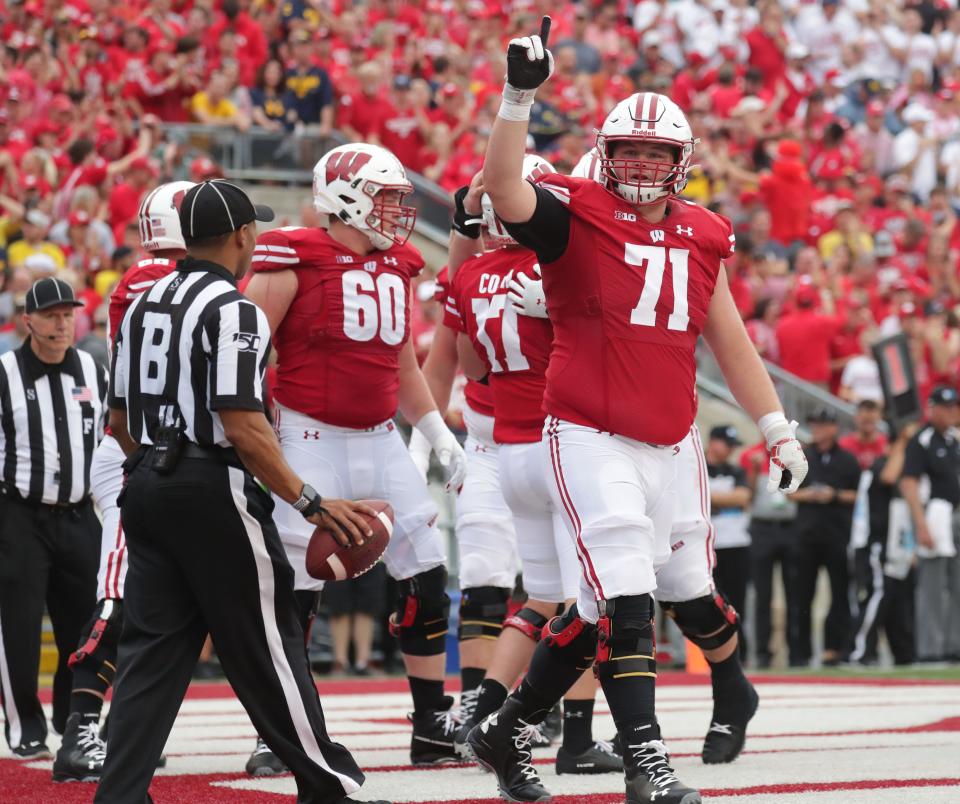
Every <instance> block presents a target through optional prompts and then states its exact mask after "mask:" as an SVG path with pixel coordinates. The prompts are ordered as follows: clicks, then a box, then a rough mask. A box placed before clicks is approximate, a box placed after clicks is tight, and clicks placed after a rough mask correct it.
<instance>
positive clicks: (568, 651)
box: [468, 18, 807, 804]
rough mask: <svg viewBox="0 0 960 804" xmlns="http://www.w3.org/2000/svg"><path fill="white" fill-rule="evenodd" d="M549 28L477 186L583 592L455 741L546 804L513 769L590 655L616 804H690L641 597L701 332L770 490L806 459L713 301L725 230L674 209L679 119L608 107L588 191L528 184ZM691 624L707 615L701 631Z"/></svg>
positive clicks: (683, 137) (581, 182)
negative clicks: (515, 296) (533, 372)
mask: <svg viewBox="0 0 960 804" xmlns="http://www.w3.org/2000/svg"><path fill="white" fill-rule="evenodd" d="M549 27H550V21H549V18H544V21H543V24H542V27H541V34H540V35H534V36H530V37H523V38H521V39H514V40H512V41H511V42H510V44H509V47H508V50H507V82H506V86H505V87H504V91H503V102H502V104H501V106H500V110H499V112H498V116H497V119H496V120H495V122H494V126H493V131H492V132H491V136H490V141H489V144H488V148H487V159H486V162H485V164H484V171H483V182H484V188H485V190H486V192H487V193H488V194H489V195H490V198H491V200H492V202H493V207H494V209H495V210H496V212H497V215H498V216H499V217H500V219H501V220H502V221H504V224H505V226H506V228H507V229H508V231H510V233H511V234H512V235H513V236H514V238H515V239H516V240H517V242H519V243H521V244H522V245H525V246H527V247H528V248H530V249H532V250H533V251H535V252H536V254H537V256H538V258H539V261H540V266H541V270H542V273H543V287H544V293H545V297H546V303H547V306H548V308H549V310H550V316H551V319H550V320H551V323H552V324H553V328H554V342H553V348H552V351H551V354H550V363H549V366H548V369H547V384H546V389H545V392H544V408H545V412H546V414H547V435H548V439H549V447H550V450H549V451H550V458H551V460H550V467H549V471H550V472H551V474H552V476H553V482H552V483H551V491H552V493H553V495H554V500H555V504H556V505H557V506H558V508H559V509H560V510H562V511H563V512H564V522H565V524H566V526H567V528H568V530H569V532H570V534H571V537H572V538H573V540H574V542H575V544H576V549H577V554H578V557H579V559H580V564H581V569H582V579H581V584H580V594H579V596H578V599H577V603H576V605H575V606H573V607H571V608H570V610H569V611H568V612H567V613H565V614H564V615H562V616H560V617H557V618H554V619H553V620H551V621H550V623H548V624H547V626H546V629H545V633H544V638H543V639H542V640H541V641H540V643H539V645H538V646H537V649H536V651H535V652H534V656H533V659H532V660H531V663H530V670H529V672H528V674H527V676H526V678H525V679H524V680H523V682H522V683H521V685H520V687H519V688H518V689H517V691H516V692H514V693H513V694H512V695H511V696H510V697H509V698H508V699H507V701H506V703H505V704H504V706H503V707H502V708H501V709H500V710H499V711H498V712H495V713H493V714H492V715H490V716H489V717H488V718H487V719H486V720H485V721H483V722H482V723H480V724H479V725H478V726H477V727H476V728H474V729H473V731H472V732H471V733H470V736H469V738H468V742H469V745H470V747H471V748H472V749H473V751H474V753H475V755H476V756H477V758H478V760H480V761H481V762H482V763H484V764H486V765H487V766H488V767H490V768H491V770H493V771H494V772H495V773H496V774H497V777H498V782H499V784H500V787H501V791H502V792H503V793H504V794H505V795H507V796H508V797H512V798H513V799H514V800H521V801H541V800H544V796H546V795H548V794H547V793H546V791H545V790H544V789H543V787H542V786H541V785H540V784H539V780H537V779H536V776H535V774H534V775H533V777H532V778H531V776H530V775H529V774H528V773H527V770H528V768H527V767H525V766H524V765H523V764H522V763H521V762H519V761H518V758H517V757H518V751H519V750H522V747H523V745H524V744H525V741H526V739H527V738H526V734H527V730H528V728H529V725H530V724H531V723H536V722H538V721H539V720H540V719H542V718H543V717H544V715H545V714H546V712H547V711H548V710H549V708H550V707H551V706H552V705H553V703H554V702H555V701H556V700H557V699H558V698H559V697H560V696H561V695H562V694H563V692H564V691H565V690H566V689H567V688H568V687H569V686H570V685H571V684H572V683H573V682H574V681H575V680H576V679H577V678H578V677H579V675H580V674H581V672H582V662H583V657H584V656H587V655H592V654H593V653H595V654H596V662H597V672H598V676H599V678H600V683H601V684H602V686H603V690H604V693H605V695H606V698H607V701H608V703H609V705H610V709H611V712H612V714H613V718H614V721H615V722H616V725H617V732H618V735H619V737H620V742H621V744H622V747H623V751H624V766H625V771H626V800H627V802H628V804H648V803H650V804H652V803H653V802H657V804H699V802H700V800H701V799H700V794H699V793H698V792H697V791H696V790H693V789H691V788H689V787H687V786H686V785H684V784H683V783H682V782H681V781H680V780H679V779H678V778H677V777H676V775H675V773H674V771H673V769H672V768H671V767H670V764H669V758H668V755H667V750H666V746H665V745H664V743H663V741H662V739H661V734H660V730H659V726H658V724H657V719H656V713H655V706H654V688H655V679H656V660H655V658H654V634H653V597H652V593H653V591H654V589H656V576H655V567H656V565H657V564H658V563H661V562H662V561H663V559H665V558H666V556H667V555H668V553H669V546H670V542H669V532H670V522H671V518H672V511H671V508H672V504H671V494H670V486H671V482H672V479H673V477H674V475H675V472H676V465H675V460H674V459H675V450H674V447H675V446H676V445H677V444H678V442H680V441H681V439H683V437H684V436H685V435H686V434H687V433H688V432H689V430H690V427H691V425H692V424H693V418H694V413H695V412H696V397H695V377H696V362H695V356H694V349H695V346H696V342H697V338H698V336H699V335H700V334H701V333H702V334H703V335H704V337H705V338H706V340H707V343H708V344H709V345H710V347H711V348H712V350H713V351H714V353H715V355H716V357H717V360H718V362H719V364H720V366H721V368H722V369H723V371H724V375H725V377H726V380H727V382H728V383H729V385H730V387H731V390H732V391H733V393H734V396H735V397H736V398H737V400H738V401H739V402H740V404H741V405H742V406H743V407H744V408H745V410H746V411H747V412H748V413H749V414H750V415H751V416H752V417H753V419H754V420H755V421H757V423H758V426H759V427H760V430H761V432H762V433H763V434H764V436H765V438H766V440H767V443H768V446H769V447H770V449H771V471H770V480H771V483H773V484H775V485H776V486H779V485H780V484H781V481H783V484H784V486H785V487H786V488H788V489H789V490H790V491H792V490H794V489H795V488H796V487H797V486H798V485H799V483H800V481H801V480H803V478H804V476H805V474H806V468H807V467H806V460H805V458H804V456H803V451H802V449H801V447H800V444H799V443H798V442H797V440H796V438H795V437H794V430H793V427H792V426H791V424H790V423H789V422H788V421H787V419H786V417H785V416H784V414H783V410H782V408H781V406H780V402H779V400H778V399H777V396H776V393H775V391H774V389H773V385H772V383H771V382H770V379H769V377H768V376H767V374H766V371H765V370H764V368H763V364H762V362H761V361H760V359H759V357H758V356H757V354H756V351H755V350H754V348H753V345H752V344H751V343H750V340H749V338H748V337H747V334H746V331H745V329H744V327H743V323H742V321H741V319H740V316H739V314H738V312H737V309H736V306H735V305H734V303H733V299H732V297H731V296H730V292H729V289H728V287H727V281H726V275H725V272H724V271H723V270H722V266H721V260H722V259H724V258H725V257H726V256H728V255H729V253H730V250H731V247H732V242H733V241H732V237H733V235H732V229H731V226H730V223H729V221H727V220H726V219H724V218H722V217H720V216H718V215H715V214H713V213H711V212H709V211H707V210H705V209H703V208H701V207H699V206H697V205H695V204H691V203H688V202H685V201H682V200H679V199H676V198H675V196H676V195H677V194H678V193H680V192H681V191H682V190H683V188H684V186H685V185H686V178H687V170H688V168H689V165H690V159H691V157H692V155H693V149H694V145H695V140H694V138H693V135H692V132H691V130H690V126H689V124H688V123H687V121H686V118H685V117H684V116H683V113H682V112H681V111H680V109H679V107H677V106H676V104H674V103H673V102H672V101H670V100H669V99H668V98H666V97H664V96H662V95H656V94H654V93H640V94H637V95H634V96H632V97H630V98H628V99H627V100H625V101H622V102H621V103H619V104H617V106H616V107H615V108H614V109H613V110H612V111H611V113H610V114H609V115H608V116H607V118H606V120H605V121H604V124H603V127H602V128H601V130H600V132H599V134H598V137H597V150H598V152H599V154H600V157H601V163H602V164H601V169H602V173H603V177H604V184H603V185H600V184H597V183H596V182H592V181H590V180H587V179H579V178H571V177H566V176H559V175H557V174H549V175H547V176H544V177H541V179H540V181H539V183H538V184H536V185H534V184H531V183H529V182H526V181H524V179H523V177H522V172H521V164H522V161H523V156H524V151H525V143H526V136H527V126H528V122H529V117H530V108H531V106H532V105H533V101H534V97H535V95H536V90H537V87H539V86H540V84H542V83H543V82H544V81H546V80H547V79H548V78H549V75H550V72H551V65H552V56H551V55H550V53H549V51H548V50H547V49H546V44H545V42H544V40H545V39H546V38H547V36H548V33H549ZM709 616H710V617H712V612H709ZM707 620H708V612H704V613H703V622H702V623H701V624H699V628H709V627H710V623H708V622H707ZM711 622H713V621H712V620H711ZM718 627H719V626H718V625H717V624H716V623H714V624H713V630H717V629H718ZM700 633H703V634H705V635H708V634H710V633H711V632H710V631H709V630H701V631H700Z"/></svg>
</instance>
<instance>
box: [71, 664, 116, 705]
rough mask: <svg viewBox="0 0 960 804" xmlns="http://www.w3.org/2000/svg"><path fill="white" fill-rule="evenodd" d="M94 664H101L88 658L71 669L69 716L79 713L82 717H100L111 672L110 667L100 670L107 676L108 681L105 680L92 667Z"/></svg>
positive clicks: (111, 676) (108, 687)
mask: <svg viewBox="0 0 960 804" xmlns="http://www.w3.org/2000/svg"><path fill="white" fill-rule="evenodd" d="M94 664H97V665H100V664H101V663H100V662H98V661H95V660H94V659H93V658H92V657H89V656H88V657H86V659H85V660H84V661H82V662H79V663H77V664H76V665H75V666H74V668H73V692H72V693H71V694H70V714H71V715H72V714H74V713H75V712H80V713H82V714H84V715H92V716H95V717H97V718H99V717H100V710H101V709H103V697H104V696H105V695H106V694H107V690H108V689H110V684H111V682H112V681H113V673H112V672H111V670H112V665H109V666H105V667H101V668H100V670H102V671H103V673H107V674H108V675H109V679H107V678H105V677H104V675H103V674H102V673H100V672H97V669H98V668H97V667H94V666H93V665H94ZM98 693H99V694H98Z"/></svg>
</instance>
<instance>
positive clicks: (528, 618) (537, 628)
mask: <svg viewBox="0 0 960 804" xmlns="http://www.w3.org/2000/svg"><path fill="white" fill-rule="evenodd" d="M549 620H550V618H549V617H544V616H543V615H542V614H540V613H539V612H536V611H534V610H533V609H529V608H527V607H526V606H524V607H523V608H522V609H520V610H519V611H518V612H517V613H516V614H513V615H511V616H510V617H507V619H506V620H504V621H503V627H504V628H515V629H516V630H517V631H519V632H520V633H521V634H523V635H524V636H525V637H527V639H530V640H532V641H533V642H539V641H540V637H541V636H542V635H543V628H544V626H545V625H546V624H547V623H548V622H549Z"/></svg>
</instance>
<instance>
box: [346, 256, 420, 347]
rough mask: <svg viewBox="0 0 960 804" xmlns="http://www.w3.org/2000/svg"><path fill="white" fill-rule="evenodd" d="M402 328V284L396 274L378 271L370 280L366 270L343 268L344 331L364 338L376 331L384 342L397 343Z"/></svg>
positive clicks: (404, 313) (404, 309) (404, 325)
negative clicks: (379, 272)
mask: <svg viewBox="0 0 960 804" xmlns="http://www.w3.org/2000/svg"><path fill="white" fill-rule="evenodd" d="M406 328H407V299H406V286H405V283H404V281H403V280H402V279H401V278H400V277H399V276H397V275H396V274H380V275H379V276H378V277H377V278H376V280H374V278H373V276H372V275H371V274H368V273H367V272H366V271H345V272H344V274H343V333H344V335H346V336H347V337H348V338H350V339H351V340H354V341H362V342H366V341H371V340H373V338H374V337H375V336H376V335H377V333H378V332H379V333H380V340H382V341H383V342H384V343H385V344H387V345H388V346H399V345H400V344H401V343H403V334H404V332H405V331H406Z"/></svg>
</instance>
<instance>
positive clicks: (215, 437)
mask: <svg viewBox="0 0 960 804" xmlns="http://www.w3.org/2000/svg"><path fill="white" fill-rule="evenodd" d="M114 348H115V352H114V359H113V368H112V371H111V377H110V407H111V408H115V409H120V410H122V409H126V411H127V427H128V429H129V431H130V435H131V437H132V438H133V440H134V441H136V442H137V443H139V444H152V443H153V436H154V434H155V432H156V428H157V427H158V426H159V425H161V424H162V425H179V426H182V427H183V429H184V432H185V433H186V436H187V438H188V439H189V440H190V441H192V442H194V443H195V444H199V445H201V446H206V447H210V446H221V447H226V446H229V445H230V442H229V441H227V438H226V436H225V435H224V432H223V424H222V422H221V420H220V416H219V414H218V413H217V411H218V410H236V409H240V410H263V409H264V403H263V379H264V375H265V373H266V369H267V358H268V356H269V354H270V328H269V325H268V324H267V318H266V316H265V315H264V314H263V312H262V311H261V310H260V309H259V308H258V307H257V306H256V305H255V304H254V303H253V302H251V301H250V300H249V299H247V298H245V297H244V296H243V295H241V293H240V292H239V291H238V290H237V286H236V278H235V277H234V276H233V275H232V274H231V273H230V272H229V271H227V269H226V268H224V267H223V266H220V265H217V264H215V263H212V262H207V261H204V260H195V259H190V258H188V259H186V260H184V261H183V262H181V263H180V264H179V266H178V270H177V271H175V272H174V273H172V274H169V275H168V276H165V277H163V278H161V279H159V280H157V282H156V284H154V286H153V287H152V288H151V289H150V290H149V291H147V292H146V293H144V294H143V295H141V296H140V298H139V299H137V300H136V301H135V302H134V303H133V305H132V306H131V307H130V309H129V310H128V311H127V314H126V315H125V316H124V318H123V322H122V323H121V324H120V331H119V332H118V333H117V339H116V343H115V347H114Z"/></svg>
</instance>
